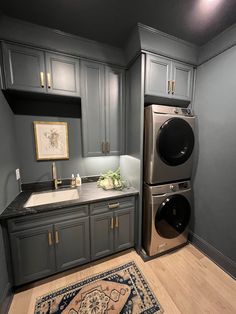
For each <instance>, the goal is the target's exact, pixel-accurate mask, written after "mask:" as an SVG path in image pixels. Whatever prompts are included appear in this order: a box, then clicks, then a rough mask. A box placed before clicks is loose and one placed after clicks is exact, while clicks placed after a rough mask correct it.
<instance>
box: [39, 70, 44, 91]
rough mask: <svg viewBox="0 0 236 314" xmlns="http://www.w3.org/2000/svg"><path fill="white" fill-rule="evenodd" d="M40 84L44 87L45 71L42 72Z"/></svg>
mask: <svg viewBox="0 0 236 314" xmlns="http://www.w3.org/2000/svg"><path fill="white" fill-rule="evenodd" d="M40 84H41V87H42V88H43V87H44V72H40Z"/></svg>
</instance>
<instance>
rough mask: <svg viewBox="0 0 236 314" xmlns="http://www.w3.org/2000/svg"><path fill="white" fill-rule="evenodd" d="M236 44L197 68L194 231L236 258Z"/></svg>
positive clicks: (228, 255) (233, 259) (218, 248)
mask: <svg viewBox="0 0 236 314" xmlns="http://www.w3.org/2000/svg"><path fill="white" fill-rule="evenodd" d="M235 60H236V47H233V48H231V49H229V50H227V51H225V52H224V53H222V54H220V55H218V56H217V57H215V58H214V59H211V60H210V61H209V62H207V63H204V64H203V65H201V66H200V67H198V69H197V80H196V95H195V103H194V110H195V113H196V115H197V116H198V145H197V146H198V147H197V159H198V162H197V166H196V169H195V173H196V174H195V178H194V193H195V208H194V215H193V221H192V229H193V232H194V233H195V234H196V235H197V236H198V237H200V238H201V239H203V240H204V241H206V242H207V243H209V244H210V245H212V246H213V247H214V248H215V249H217V250H218V251H220V252H221V253H223V254H224V255H225V256H227V257H228V258H229V259H231V261H232V263H233V261H235V262H236V249H235V248H236V233H235V222H236V204H235V195H236V184H235V178H236V122H235V121H236V89H235V82H236V71H235Z"/></svg>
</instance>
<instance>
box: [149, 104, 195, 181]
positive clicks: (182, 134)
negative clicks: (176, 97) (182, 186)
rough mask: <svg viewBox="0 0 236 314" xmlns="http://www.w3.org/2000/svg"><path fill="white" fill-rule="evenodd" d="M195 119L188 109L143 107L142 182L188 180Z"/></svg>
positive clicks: (191, 159)
mask: <svg viewBox="0 0 236 314" xmlns="http://www.w3.org/2000/svg"><path fill="white" fill-rule="evenodd" d="M194 122H195V117H194V115H193V113H192V111H191V110H190V109H186V108H176V107H169V106H161V105H151V106H148V107H146V108H145V121H144V181H145V182H146V183H147V184H161V183H166V182H174V181H177V180H185V179H189V178H190V177H191V173H192V164H193V148H194Z"/></svg>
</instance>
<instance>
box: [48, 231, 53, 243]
mask: <svg viewBox="0 0 236 314" xmlns="http://www.w3.org/2000/svg"><path fill="white" fill-rule="evenodd" d="M48 244H49V246H51V245H52V233H51V232H48Z"/></svg>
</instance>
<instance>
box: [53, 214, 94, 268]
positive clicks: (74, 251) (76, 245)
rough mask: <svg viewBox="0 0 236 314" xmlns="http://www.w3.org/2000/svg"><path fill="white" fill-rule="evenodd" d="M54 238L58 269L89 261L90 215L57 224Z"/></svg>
mask: <svg viewBox="0 0 236 314" xmlns="http://www.w3.org/2000/svg"><path fill="white" fill-rule="evenodd" d="M54 238H55V245H56V264H57V270H64V269H67V268H70V267H74V266H77V265H80V264H83V263H86V262H89V260H90V252H89V251H90V242H89V217H85V218H78V219H73V220H69V221H66V222H60V223H57V224H55V225H54Z"/></svg>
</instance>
